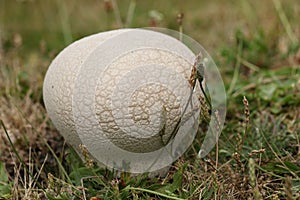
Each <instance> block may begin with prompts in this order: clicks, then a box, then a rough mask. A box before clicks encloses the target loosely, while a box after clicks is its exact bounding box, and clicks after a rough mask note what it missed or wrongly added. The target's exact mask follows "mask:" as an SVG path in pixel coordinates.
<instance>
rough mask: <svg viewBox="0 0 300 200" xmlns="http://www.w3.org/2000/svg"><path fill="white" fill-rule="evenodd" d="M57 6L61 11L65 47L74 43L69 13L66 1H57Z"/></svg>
mask: <svg viewBox="0 0 300 200" xmlns="http://www.w3.org/2000/svg"><path fill="white" fill-rule="evenodd" d="M56 4H57V7H58V11H59V17H60V21H61V28H62V32H63V35H64V41H65V45H68V44H70V43H71V42H72V41H73V36H72V30H71V24H70V20H69V13H68V10H67V7H66V3H65V1H60V0H57V1H56Z"/></svg>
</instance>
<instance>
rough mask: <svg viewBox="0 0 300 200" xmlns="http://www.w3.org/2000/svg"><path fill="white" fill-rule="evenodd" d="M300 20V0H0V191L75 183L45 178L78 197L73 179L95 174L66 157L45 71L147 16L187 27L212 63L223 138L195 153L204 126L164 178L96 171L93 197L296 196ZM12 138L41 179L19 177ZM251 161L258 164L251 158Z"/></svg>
mask: <svg viewBox="0 0 300 200" xmlns="http://www.w3.org/2000/svg"><path fill="white" fill-rule="evenodd" d="M180 13H183V15H184V17H183V24H182V27H180V25H179V24H178V21H177V20H178V14H180ZM299 22H300V1H299V0H272V1H271V0H265V1H262V0H251V1H250V0H243V1H236V0H226V1H224V0H214V1H205V0H185V1H183V0H153V1H150V0H84V1H83V0H0V119H1V120H2V121H3V122H4V125H5V127H6V128H7V133H8V135H9V136H10V137H11V140H12V143H13V145H10V144H9V141H8V138H7V137H6V135H5V129H4V128H2V127H1V128H0V138H1V140H0V199H1V198H7V199H10V198H15V199H17V197H20V198H21V197H22V198H24V199H26V198H27V199H32V198H33V197H34V198H37V197H36V196H35V195H40V190H39V189H42V190H43V188H47V187H49V185H50V186H51V183H53V181H54V182H55V181H56V183H58V182H59V181H65V182H66V185H68V186H70V185H72V188H73V189H70V191H68V192H65V191H64V192H63V191H61V188H64V185H63V186H61V187H60V188H50V189H49V190H48V191H50V192H49V193H48V194H49V195H50V194H51V195H53V196H52V197H53V199H59V198H61V199H68V198H71V197H74V196H75V197H76V198H77V199H80V198H79V197H78V196H81V192H82V191H81V190H80V189H78V190H76V189H74V188H75V187H78V185H79V184H80V181H78V180H80V178H81V177H84V176H87V174H89V175H90V174H91V173H90V171H86V170H87V168H84V165H83V164H82V163H80V161H79V160H78V161H76V162H74V160H75V159H73V157H71V158H67V156H66V155H72V154H70V153H69V151H67V150H66V149H65V146H64V144H63V142H62V140H61V138H60V136H59V134H58V133H57V131H56V129H55V128H54V127H53V125H52V124H51V122H50V120H49V118H48V117H47V114H46V111H45V109H44V105H43V100H42V84H43V78H44V75H45V73H46V70H47V68H48V66H49V65H50V63H51V61H52V60H53V58H54V57H55V56H56V55H57V54H58V53H59V52H60V51H61V50H62V49H63V48H64V47H66V46H67V45H69V44H70V43H72V42H73V41H75V40H78V39H80V38H82V37H85V36H88V35H91V34H94V33H98V32H102V31H107V30H112V29H118V28H125V27H133V28H135V27H137V28H140V27H148V26H157V27H163V28H169V29H174V30H179V29H180V28H182V29H183V33H185V34H186V35H188V36H190V37H192V38H194V39H195V40H197V41H198V42H199V43H200V44H202V45H203V47H204V48H205V49H206V50H207V51H208V52H209V53H210V54H211V56H212V57H213V59H214V60H215V62H216V63H217V65H218V67H219V70H220V71H221V74H222V77H223V80H224V82H225V86H226V90H227V97H228V110H227V113H228V114H227V120H226V124H225V128H224V130H223V134H222V136H221V138H220V141H219V149H218V151H216V150H214V151H213V152H211V154H210V156H209V157H208V159H207V160H197V159H196V158H195V156H196V154H197V152H196V150H195V149H194V148H196V149H197V148H199V143H201V141H202V140H201V136H199V137H200V139H196V141H195V144H194V145H193V147H192V150H190V151H188V152H187V153H186V155H185V156H183V157H182V158H181V159H180V160H179V161H177V162H176V163H175V164H174V166H173V167H172V168H171V170H170V173H169V174H168V175H167V176H166V178H164V179H159V178H158V179H151V180H149V179H142V178H141V179H133V180H130V179H129V178H128V177H126V176H124V177H123V178H122V177H121V180H119V181H120V182H118V181H117V182H114V181H115V179H114V177H113V176H110V177H108V176H104V175H103V176H104V178H103V180H102V179H101V181H102V182H101V184H104V186H103V185H101V184H100V183H99V182H97V184H96V183H90V185H89V190H87V193H90V195H91V196H89V197H92V196H93V195H94V196H97V195H98V196H101V198H104V197H103V196H105V195H106V196H105V197H108V196H109V197H111V198H115V199H120V198H122V197H124V198H125V197H126V198H129V197H130V198H134V197H139V198H142V197H143V198H145V199H149V198H153V199H160V198H162V199H168V198H171V197H172V198H173V197H174V199H176V198H178V199H180V198H182V199H186V198H190V199H195V198H196V199H198V198H200V197H199V196H201V197H205V198H206V199H210V198H215V199H219V198H221V197H222V198H225V199H247V198H254V199H261V198H262V197H263V198H264V199H293V198H300V196H299V193H300V192H299V191H300V181H299V176H300V163H299V160H300V145H299V143H300V142H299V137H300V122H299V119H300V95H299V94H300V70H299V68H300V67H299V66H300V43H299V41H300V23H299ZM244 96H245V97H246V98H247V99H248V103H247V102H245V101H244V102H243V97H244ZM247 109H248V110H249V111H250V114H249V113H248V114H247V112H246V111H245V110H247ZM248 120H250V121H248ZM44 139H45V140H44ZM14 148H15V149H16V150H17V152H18V153H19V154H20V156H21V158H22V159H23V160H24V163H26V166H27V167H28V166H29V169H31V171H32V173H37V171H39V169H43V170H41V173H40V174H39V176H38V178H36V179H34V181H33V183H36V182H37V183H38V184H34V185H28V183H26V182H25V183H24V180H26V179H25V178H24V177H26V173H25V171H26V170H24V169H23V170H22V169H21V168H24V167H25V166H23V165H22V167H19V165H18V164H16V163H18V162H17V161H16V157H15V156H14V154H10V152H12V151H13V149H14ZM31 154H32V155H31ZM45 155H47V156H46V158H45ZM252 159H253V160H252ZM195 160H196V161H195ZM44 162H45V163H47V165H45V166H44V165H43V163H44ZM77 162H78V163H77ZM215 162H217V164H215ZM218 162H219V164H218ZM253 162H254V163H256V165H255V167H253V166H254V165H249V163H252V164H253ZM211 163H213V164H211ZM32 166H34V167H32ZM214 166H216V167H217V169H216V168H215V167H214ZM251 166H252V168H251ZM30 167H31V168H30ZM63 167H64V168H63ZM63 169H65V170H66V174H69V176H68V175H66V174H65V173H63ZM78 169H81V171H78ZM253 169H255V170H256V174H255V172H254V175H253ZM255 170H254V171H255ZM48 173H50V176H49V174H48ZM101 173H102V172H101ZM101 173H98V171H97V174H98V175H99V176H100V174H101ZM251 173H252V174H251ZM20 174H22V177H21V176H20ZM51 174H54V176H55V177H56V178H53V176H51ZM92 174H93V173H92ZM106 175H107V174H106ZM27 176H28V174H27ZM27 178H28V177H27ZM228 178H229V179H230V180H234V181H233V182H232V181H228ZM16 180H19V181H16ZM22 181H23V182H22ZM51 181H52V182H51ZM94 181H95V180H94ZM47 185H48V186H47ZM99 185H101V186H99ZM127 186H128V187H129V186H132V187H134V186H136V188H135V189H132V187H129V188H130V189H128V187H127ZM35 187H36V188H38V189H35ZM53 187H54V186H53ZM140 187H141V188H142V189H141V188H140ZM24 188H32V190H30V191H29V192H28V190H24ZM126 188H127V189H126ZM138 188H140V189H138ZM183 188H184V189H183ZM143 189H145V190H143ZM24 191H25V192H24ZM129 191H130V192H129ZM64 195H65V196H64ZM68 195H69V196H68ZM76 195H77V196H76ZM107 195H108V196H107ZM54 196H56V197H57V198H54ZM166 196H167V197H168V198H167V197H166ZM48 197H49V196H48ZM58 197H59V198H58ZM175 197H176V198H175ZM76 198H75V199H76ZM99 198H100V197H99Z"/></svg>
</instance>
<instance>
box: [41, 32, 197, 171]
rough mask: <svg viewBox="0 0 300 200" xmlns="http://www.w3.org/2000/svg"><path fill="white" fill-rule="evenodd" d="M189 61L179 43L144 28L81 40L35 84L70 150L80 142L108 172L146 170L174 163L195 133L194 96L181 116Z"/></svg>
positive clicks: (191, 58)
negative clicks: (39, 83) (177, 126)
mask: <svg viewBox="0 0 300 200" xmlns="http://www.w3.org/2000/svg"><path fill="white" fill-rule="evenodd" d="M193 61H194V54H193V52H191V51H190V50H189V49H188V48H187V47H186V46H185V45H184V44H183V43H181V42H180V41H178V40H176V39H175V38H173V37H170V36H168V35H165V34H162V33H158V32H155V31H151V30H142V29H120V30H114V31H108V32H102V33H99V34H95V35H92V36H88V37H86V38H83V39H81V40H79V41H76V42H74V43H73V44H71V45H69V46H68V47H66V48H65V49H64V50H63V51H62V52H61V53H60V54H59V55H58V56H57V57H56V58H55V59H54V60H53V62H52V63H51V65H50V67H49V69H48V71H47V74H46V77H45V81H44V86H43V95H44V102H45V106H46V109H47V112H48V114H49V116H50V118H51V120H52V122H53V123H54V125H55V127H56V128H57V129H58V130H59V132H60V133H61V134H62V135H63V136H64V138H65V139H66V141H67V142H68V143H69V144H70V145H71V146H73V148H74V149H75V150H77V151H78V152H80V151H79V144H84V145H85V146H86V147H87V149H88V151H89V152H90V153H91V155H92V156H93V157H94V158H95V159H96V160H97V161H98V162H99V163H103V164H105V165H106V166H108V167H110V168H117V169H121V170H126V171H131V172H135V173H139V172H145V171H154V170H157V169H160V168H163V167H165V166H167V165H169V164H171V163H172V162H173V161H174V160H175V159H177V158H178V157H179V156H180V155H181V154H182V153H183V152H184V151H185V150H186V149H187V148H188V146H189V145H190V144H191V143H192V141H193V139H194V136H195V134H196V130H197V124H198V123H197V122H198V116H199V112H200V109H199V102H198V98H197V96H199V91H196V92H195V95H193V96H192V101H191V102H190V103H189V104H190V106H188V109H187V111H186V112H185V113H182V112H183V110H184V107H185V106H186V105H187V102H188V100H189V96H190V93H191V88H190V85H189V82H188V79H189V77H190V70H191V67H192V64H193ZM179 120H180V121H181V123H180V129H179V130H178V132H177V133H176V137H175V138H174V139H173V140H171V141H170V142H169V139H170V138H171V137H172V136H173V131H174V128H175V127H176V125H177V124H178V121H179ZM168 142H169V143H168ZM124 163H125V165H128V166H127V167H124Z"/></svg>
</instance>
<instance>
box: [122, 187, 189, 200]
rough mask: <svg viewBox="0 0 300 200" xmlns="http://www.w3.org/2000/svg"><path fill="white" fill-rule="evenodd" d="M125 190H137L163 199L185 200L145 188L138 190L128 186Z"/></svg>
mask: <svg viewBox="0 0 300 200" xmlns="http://www.w3.org/2000/svg"><path fill="white" fill-rule="evenodd" d="M123 190H136V191H141V192H147V193H150V194H155V195H158V196H161V197H165V198H167V199H174V200H184V199H182V198H178V197H174V196H170V195H167V194H163V193H160V192H156V191H153V190H148V189H144V188H136V187H130V186H127V187H126V188H124V189H123Z"/></svg>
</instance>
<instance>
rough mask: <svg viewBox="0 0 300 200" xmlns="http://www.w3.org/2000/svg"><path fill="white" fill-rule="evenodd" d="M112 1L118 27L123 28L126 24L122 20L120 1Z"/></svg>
mask: <svg viewBox="0 0 300 200" xmlns="http://www.w3.org/2000/svg"><path fill="white" fill-rule="evenodd" d="M111 3H112V6H113V10H114V14H115V18H116V22H117V25H118V27H120V28H122V27H124V24H123V22H122V18H121V13H120V9H119V6H118V3H117V1H116V0H111Z"/></svg>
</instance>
